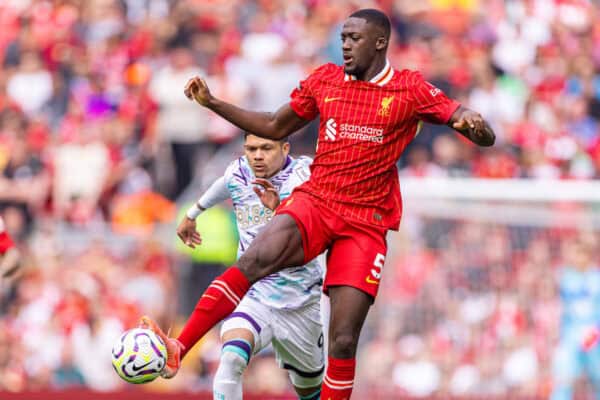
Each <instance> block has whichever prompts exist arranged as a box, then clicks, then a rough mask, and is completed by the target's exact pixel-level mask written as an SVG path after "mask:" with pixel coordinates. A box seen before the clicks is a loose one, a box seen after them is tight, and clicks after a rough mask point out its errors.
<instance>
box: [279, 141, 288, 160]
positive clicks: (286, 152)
mask: <svg viewBox="0 0 600 400" xmlns="http://www.w3.org/2000/svg"><path fill="white" fill-rule="evenodd" d="M281 149H282V150H283V155H284V156H286V157H287V155H288V154H290V142H283V144H282V145H281Z"/></svg>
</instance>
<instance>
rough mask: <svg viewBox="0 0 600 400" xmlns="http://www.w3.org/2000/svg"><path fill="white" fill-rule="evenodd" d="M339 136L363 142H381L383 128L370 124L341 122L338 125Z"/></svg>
mask: <svg viewBox="0 0 600 400" xmlns="http://www.w3.org/2000/svg"><path fill="white" fill-rule="evenodd" d="M339 137H340V138H347V139H355V140H361V141H365V142H375V143H383V128H373V127H371V126H364V125H353V124H342V125H340V133H339Z"/></svg>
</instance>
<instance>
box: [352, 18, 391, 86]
mask: <svg viewBox="0 0 600 400" xmlns="http://www.w3.org/2000/svg"><path fill="white" fill-rule="evenodd" d="M341 38H342V55H343V56H344V72H346V73H347V74H351V75H355V76H359V77H361V76H362V75H363V74H364V73H365V71H367V69H368V68H369V66H370V65H371V63H372V62H373V60H374V58H375V55H376V54H377V52H378V51H381V50H384V49H385V47H386V45H387V41H386V39H385V37H383V36H382V34H381V31H380V30H379V29H377V28H376V27H375V26H373V25H372V24H370V23H368V22H367V20H365V19H363V18H355V17H351V18H348V19H347V20H346V22H344V26H343V28H342V34H341Z"/></svg>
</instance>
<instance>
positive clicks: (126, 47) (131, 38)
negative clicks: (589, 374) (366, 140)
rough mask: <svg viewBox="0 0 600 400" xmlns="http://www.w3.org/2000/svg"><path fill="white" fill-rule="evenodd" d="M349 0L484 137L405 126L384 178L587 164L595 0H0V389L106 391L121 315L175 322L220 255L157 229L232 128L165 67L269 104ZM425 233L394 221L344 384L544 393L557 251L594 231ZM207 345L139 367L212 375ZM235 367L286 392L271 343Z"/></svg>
mask: <svg viewBox="0 0 600 400" xmlns="http://www.w3.org/2000/svg"><path fill="white" fill-rule="evenodd" d="M369 5H371V6H374V7H377V8H380V9H383V10H385V11H386V12H388V14H389V15H391V16H392V23H393V30H394V33H393V36H394V39H393V44H392V46H391V48H390V51H389V56H390V60H391V62H392V65H393V66H395V67H396V68H412V69H419V70H421V71H422V72H423V73H424V75H425V76H426V77H427V78H428V80H430V81H431V82H433V83H434V84H435V85H437V86H438V87H440V88H442V89H443V90H445V91H446V92H447V93H448V94H449V95H450V96H452V97H455V98H458V99H459V100H461V101H462V102H464V103H465V104H467V105H469V106H470V107H471V108H473V109H475V110H478V111H480V112H481V113H482V114H483V115H484V116H485V117H486V119H488V120H489V121H491V123H492V124H493V127H494V129H495V131H496V134H497V145H496V146H495V147H493V148H491V149H486V150H485V151H480V150H479V149H477V148H476V147H474V146H471V145H468V144H467V143H466V142H465V141H464V140H462V139H461V138H459V137H458V136H457V135H455V134H454V133H452V132H450V131H449V129H448V128H446V127H433V126H426V127H425V129H424V130H423V131H422V132H421V133H420V134H419V136H417V138H416V140H415V142H414V143H413V145H411V147H410V148H409V151H408V152H407V154H406V156H405V157H403V159H402V160H401V161H400V164H399V166H400V167H401V172H400V174H401V176H413V177H424V176H451V177H479V178H528V179H542V178H555V179H575V180H588V179H595V178H598V177H599V176H600V136H599V135H598V132H599V120H600V74H599V72H600V25H599V24H597V23H596V22H597V21H598V12H599V11H598V4H597V3H594V2H590V1H585V0H512V1H501V0H486V1H484V0H479V1H478V0H429V1H418V2H415V1H410V0H399V1H390V0H382V1H377V2H365V1H354V2H353V1H341V0H340V1H333V0H332V1H327V0H287V1H250V0H181V1H176V0H172V1H170V0H86V1H83V0H52V1H43V0H4V1H2V2H0V27H1V29H0V63H1V64H0V65H1V67H0V171H1V175H0V207H1V210H2V215H3V217H4V219H5V221H6V224H7V227H8V230H9V231H10V232H11V234H12V235H13V236H14V237H15V239H16V240H17V241H18V243H19V246H20V248H21V249H22V251H23V253H24V255H25V256H24V261H23V265H24V268H23V272H22V274H21V276H20V277H18V278H17V279H15V280H13V281H10V282H4V283H3V284H2V287H1V288H0V297H1V299H2V309H1V311H2V318H0V390H7V391H17V392H18V391H24V390H44V389H48V388H52V389H62V388H67V387H81V386H84V387H88V388H91V389H93V390H116V389H119V388H123V384H122V382H120V381H119V380H118V378H117V377H116V375H115V374H114V373H113V371H112V369H110V367H106V366H108V359H109V351H110V350H109V349H110V347H111V345H112V341H113V340H114V338H115V336H117V335H118V334H119V333H120V332H121V331H122V330H124V329H125V328H127V327H131V326H133V325H134V324H135V323H136V319H137V318H138V317H139V316H140V315H141V314H142V313H149V314H150V315H153V316H156V317H158V319H159V320H160V321H163V322H164V323H169V322H173V319H174V318H173V317H172V315H174V313H177V315H180V317H179V319H178V322H181V319H182V318H184V317H185V316H186V315H187V312H189V307H190V306H191V305H192V304H194V303H195V300H196V297H197V296H198V294H199V293H201V292H202V290H203V289H204V286H202V284H203V282H204V283H207V282H208V281H209V280H210V277H211V276H212V275H211V274H214V273H216V271H218V268H220V267H219V266H218V264H219V262H220V261H225V260H224V259H223V258H222V257H221V258H220V256H219V255H214V254H212V255H211V254H208V255H205V256H204V258H198V257H195V258H194V257H190V255H189V253H184V252H181V251H180V249H177V248H176V247H175V246H174V243H175V234H174V226H173V224H174V223H175V221H176V210H177V209H181V207H183V204H184V203H185V202H186V201H189V200H191V199H192V198H194V197H196V196H197V195H198V194H199V193H200V191H201V190H202V189H203V188H205V187H206V185H207V184H209V183H210V181H211V179H213V178H214V177H216V176H217V175H218V174H219V173H220V171H222V170H223V167H224V166H225V165H226V164H227V162H228V161H229V160H231V159H232V158H234V156H235V155H237V154H239V150H240V148H241V147H240V140H239V136H240V135H239V132H237V130H236V129H235V128H234V127H232V126H231V125H229V124H227V123H225V122H223V120H221V119H220V118H219V117H216V116H215V115H212V114H211V113H208V112H206V111H204V110H203V109H201V108H200V107H198V106H196V105H194V104H193V103H191V102H189V101H188V100H187V99H185V97H184V96H183V94H182V89H183V85H184V84H185V82H186V80H187V79H188V78H189V77H191V76H193V75H197V74H200V75H204V76H207V77H208V81H209V86H210V87H211V89H212V90H213V92H214V93H215V94H216V95H217V96H219V97H221V98H223V99H226V100H229V101H231V102H233V103H236V104H241V105H244V106H247V107H250V108H253V109H260V110H272V109H274V108H276V107H277V106H279V105H280V104H282V103H283V102H284V101H286V99H287V98H288V94H289V92H290V90H291V88H293V87H294V86H295V85H296V84H297V82H298V81H299V80H300V79H301V78H302V77H303V76H305V75H306V74H308V73H309V72H310V71H311V69H312V68H314V67H315V66H317V65H319V64H321V63H323V62H328V61H332V62H338V63H339V62H340V61H341V53H340V50H339V48H340V41H339V31H340V23H341V21H343V20H344V18H345V17H346V16H347V15H348V14H350V13H351V12H352V11H353V10H355V9H356V8H364V7H367V6H369ZM316 127H317V126H316V124H314V123H313V124H311V125H309V126H308V128H307V129H305V130H304V131H303V132H301V133H297V134H295V135H294V136H293V137H292V151H293V153H294V154H308V155H310V154H313V153H314V138H315V137H316ZM438 225H439V224H438ZM228 229H229V230H230V231H231V229H232V228H228ZM434 230H435V232H433V233H430V235H429V236H427V237H426V238H425V239H423V240H421V241H414V240H413V238H411V236H410V234H404V233H401V234H397V235H394V236H393V237H392V241H391V242H390V248H391V251H390V255H389V257H388V259H387V261H386V271H385V278H384V280H383V283H382V288H381V292H380V293H381V294H380V297H379V298H378V300H377V307H376V308H375V309H374V312H373V315H372V316H371V317H370V319H369V322H368V327H367V330H366V333H365V335H364V339H363V341H362V344H361V355H360V358H359V361H360V364H359V367H358V368H359V370H358V382H359V385H360V386H359V387H358V388H357V390H371V391H379V392H381V393H395V394H396V395H397V394H398V393H409V394H412V395H415V396H428V395H432V394H442V395H443V394H446V395H448V394H453V395H463V394H470V395H481V396H487V395H489V396H506V395H511V396H516V395H540V396H546V395H548V393H549V392H550V390H551V387H552V385H553V383H554V382H553V380H552V373H551V366H552V356H553V350H554V348H555V347H556V343H557V340H558V335H559V329H558V326H559V317H560V309H561V308H560V298H559V297H558V294H557V293H558V289H557V285H558V282H557V279H556V276H557V275H556V271H557V268H558V267H560V266H561V265H563V264H564V263H568V262H570V261H572V259H573V258H577V254H580V253H581V252H579V251H574V250H573V249H574V248H581V247H582V246H583V247H584V248H585V249H586V251H587V252H588V253H587V254H588V256H589V258H590V265H592V266H591V268H595V267H594V266H593V264H595V262H596V261H597V254H596V253H595V252H596V246H597V244H596V242H597V238H596V237H594V236H593V235H591V236H590V235H587V236H582V237H577V235H573V234H572V233H564V232H560V231H548V230H543V229H539V230H533V231H529V232H527V234H526V237H525V239H523V237H522V235H523V232H521V231H514V230H511V229H510V228H509V227H507V226H487V225H478V224H473V223H456V224H451V225H446V226H444V227H441V228H440V227H439V226H437V225H436V227H435V229H434ZM424 231H427V229H426V228H424ZM436 232H437V233H436ZM440 232H441V233H440ZM442 233H443V234H442ZM515 235H521V236H520V237H519V240H518V241H517V240H516V239H515ZM228 237H229V242H231V241H233V240H235V238H234V237H232V236H231V234H230V235H229V236H228ZM442 242H443V243H442ZM517 242H518V244H517V245H515V243H517ZM582 243H584V244H585V245H582ZM577 246H579V247H577ZM230 247H231V246H230ZM227 257H230V256H227ZM227 257H226V258H227ZM204 264H208V265H204ZM218 354H219V346H218V344H217V337H216V334H213V335H209V337H208V338H207V339H206V340H204V341H203V342H202V343H201V345H199V346H198V349H197V350H196V351H195V352H194V353H192V354H190V356H189V357H188V358H187V359H186V363H185V367H184V368H183V370H182V371H181V373H180V375H181V376H179V377H178V378H177V379H175V380H173V381H170V382H168V383H165V382H158V383H156V384H152V385H149V386H148V388H149V389H150V390H156V391H179V390H199V391H202V390H209V391H210V384H211V374H212V372H214V370H215V368H216V363H217V361H218ZM101 363H104V364H102V366H101V367H99V364H101ZM105 364H106V365H105ZM260 376H263V377H264V376H269V377H270V378H269V379H260V378H259V377H260ZM246 382H247V385H248V387H249V388H250V389H251V390H252V391H254V392H259V393H260V392H269V393H282V392H286V391H288V390H289V386H288V384H287V382H286V376H285V374H284V373H282V372H280V371H278V369H277V367H276V366H275V364H274V362H273V360H272V359H271V358H270V357H269V355H268V354H266V355H265V356H261V357H257V359H256V360H254V362H253V363H252V365H251V368H250V369H249V371H248V372H247V378H246ZM361 388H362V389H361ZM372 393H373V392H372ZM442 397H443V396H442Z"/></svg>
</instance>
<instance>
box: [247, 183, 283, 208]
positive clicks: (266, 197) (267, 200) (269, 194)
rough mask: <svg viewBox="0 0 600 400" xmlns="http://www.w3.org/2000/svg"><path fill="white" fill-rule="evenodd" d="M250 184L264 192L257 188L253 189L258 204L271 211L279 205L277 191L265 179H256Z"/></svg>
mask: <svg viewBox="0 0 600 400" xmlns="http://www.w3.org/2000/svg"><path fill="white" fill-rule="evenodd" d="M252 183H254V184H255V185H259V186H262V188H263V189H264V190H261V189H260V188H258V187H254V193H256V195H257V196H258V198H259V199H260V202H261V203H263V205H264V206H265V207H267V208H270V209H271V210H275V209H276V208H277V206H278V205H279V203H280V201H279V193H277V189H275V186H273V184H272V183H271V182H269V181H268V180H266V179H262V178H256V179H255V180H254V181H253V182H252Z"/></svg>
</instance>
